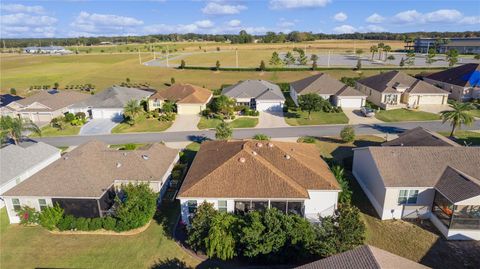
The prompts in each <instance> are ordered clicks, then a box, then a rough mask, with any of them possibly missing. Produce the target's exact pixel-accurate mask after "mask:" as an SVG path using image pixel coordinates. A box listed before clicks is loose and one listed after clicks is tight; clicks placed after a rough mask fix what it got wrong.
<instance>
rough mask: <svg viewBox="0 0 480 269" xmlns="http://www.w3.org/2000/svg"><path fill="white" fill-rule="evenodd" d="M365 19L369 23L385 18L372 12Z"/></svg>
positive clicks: (378, 21)
mask: <svg viewBox="0 0 480 269" xmlns="http://www.w3.org/2000/svg"><path fill="white" fill-rule="evenodd" d="M365 21H367V22H369V23H382V22H383V21H385V18H384V17H382V16H381V15H379V14H377V13H373V14H372V15H370V16H369V17H368V18H367V19H366V20H365Z"/></svg>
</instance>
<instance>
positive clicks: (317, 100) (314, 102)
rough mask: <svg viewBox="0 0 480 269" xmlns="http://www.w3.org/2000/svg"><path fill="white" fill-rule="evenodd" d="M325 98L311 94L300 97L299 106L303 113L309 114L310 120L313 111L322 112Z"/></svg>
mask: <svg viewBox="0 0 480 269" xmlns="http://www.w3.org/2000/svg"><path fill="white" fill-rule="evenodd" d="M323 101H324V100H323V98H322V97H320V96H319V95H318V94H315V93H309V94H305V95H300V96H299V97H298V105H299V107H300V109H301V110H302V111H307V112H308V119H309V120H310V119H312V118H311V114H312V111H320V110H322V108H323Z"/></svg>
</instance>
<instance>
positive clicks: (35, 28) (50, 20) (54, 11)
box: [0, 0, 480, 38]
mask: <svg viewBox="0 0 480 269" xmlns="http://www.w3.org/2000/svg"><path fill="white" fill-rule="evenodd" d="M0 11H1V17H0V23H1V27H0V35H1V37H4V38H16V37H76V36H101V35H106V36H112V35H145V34H165V33H174V32H175V33H187V32H195V33H212V34H216V33H219V34H221V33H238V32H239V31H240V30H242V29H245V30H247V32H249V33H252V34H262V33H265V32H266V31H274V32H280V31H282V32H290V31H292V30H299V31H312V32H314V33H319V32H322V33H352V32H379V31H390V32H400V33H401V32H412V31H439V32H445V31H467V30H477V31H478V30H480V1H478V0H467V1H465V0H449V1H446V0H416V1H410V0H402V1H397V0H381V1H380V0H367V1H364V0H349V1H347V0H263V1H259V0H257V1H252V0H250V1H248V0H237V1H229V0H203V1H202V0H151V1H142V0H130V1H121V0H120V1H118V0H117V1H113V0H112V1H110V0H103V1H100V0H97V1H89V0H64V1H10V0H2V1H1V3H0Z"/></svg>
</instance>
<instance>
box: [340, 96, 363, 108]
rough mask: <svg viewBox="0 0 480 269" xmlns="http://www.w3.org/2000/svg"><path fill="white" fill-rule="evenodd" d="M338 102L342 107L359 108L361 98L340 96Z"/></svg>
mask: <svg viewBox="0 0 480 269" xmlns="http://www.w3.org/2000/svg"><path fill="white" fill-rule="evenodd" d="M338 102H339V104H338V106H340V107H344V108H360V107H361V106H362V98H342V99H339V100H338Z"/></svg>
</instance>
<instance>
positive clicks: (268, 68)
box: [176, 66, 447, 72]
mask: <svg viewBox="0 0 480 269" xmlns="http://www.w3.org/2000/svg"><path fill="white" fill-rule="evenodd" d="M176 69H180V67H176ZM183 69H190V70H210V71H235V72H252V71H261V70H260V68H258V67H239V68H236V67H220V68H218V69H217V68H216V67H209V66H185V67H184V68H183ZM401 69H405V70H437V69H438V70H444V69H447V68H446V67H439V66H432V67H415V66H413V67H412V66H407V67H400V66H388V67H370V68H369V67H365V68H362V69H361V70H379V71H383V70H384V71H388V70H401ZM312 70H313V69H312V68H311V67H296V68H291V67H267V68H265V70H264V71H266V72H274V71H312ZM322 70H356V68H354V67H317V68H315V71H322Z"/></svg>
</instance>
